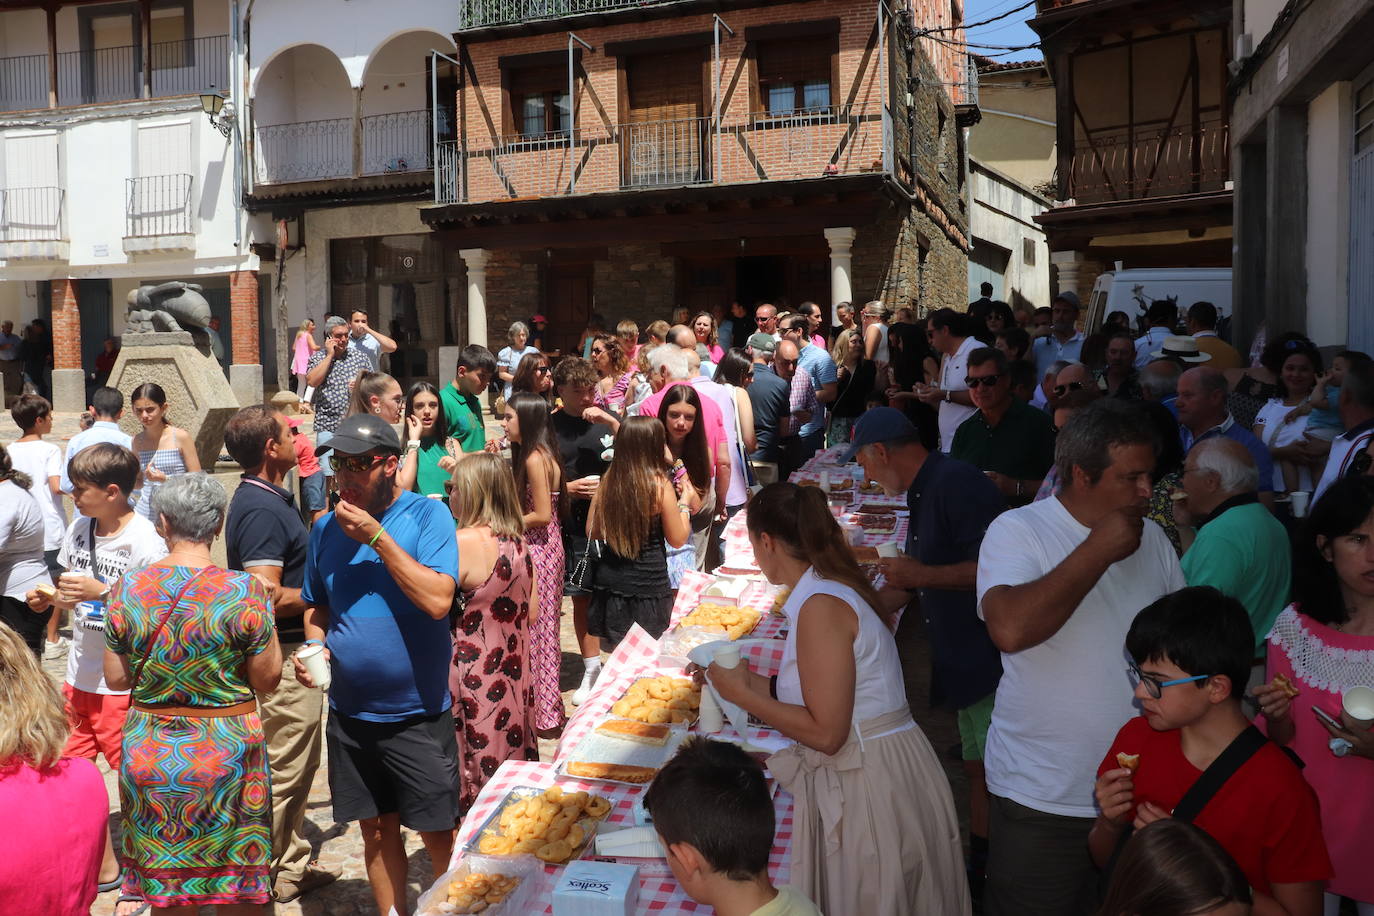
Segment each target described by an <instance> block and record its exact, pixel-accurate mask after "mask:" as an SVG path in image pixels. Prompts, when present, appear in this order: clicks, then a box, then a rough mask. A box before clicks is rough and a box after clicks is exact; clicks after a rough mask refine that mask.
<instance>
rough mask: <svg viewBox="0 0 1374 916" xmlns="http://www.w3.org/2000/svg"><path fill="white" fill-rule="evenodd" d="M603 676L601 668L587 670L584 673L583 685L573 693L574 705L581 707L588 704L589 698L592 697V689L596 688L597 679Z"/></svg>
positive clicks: (598, 666)
mask: <svg viewBox="0 0 1374 916" xmlns="http://www.w3.org/2000/svg"><path fill="white" fill-rule="evenodd" d="M600 676H601V666H600V665H597V666H596V667H595V668H587V669H586V670H585V671H583V672H582V683H581V684H580V685H579V686H578V688H577V689H576V690H574V691H573V695H572V704H573V705H574V706H581V705H582V704H583V703H585V702H587V697H589V696H591V695H592V688H593V687H594V686H596V679H597V678H598V677H600Z"/></svg>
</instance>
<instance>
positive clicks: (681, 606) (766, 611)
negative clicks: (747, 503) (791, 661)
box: [668, 539, 787, 639]
mask: <svg viewBox="0 0 1374 916" xmlns="http://www.w3.org/2000/svg"><path fill="white" fill-rule="evenodd" d="M745 543H746V544H747V543H748V540H747V539H746V540H745ZM726 565H727V566H728V565H729V564H726ZM716 578H717V577H716V576H713V575H711V574H710V573H704V572H698V571H697V570H695V569H689V570H688V571H687V572H685V573H683V574H682V584H681V585H679V586H678V590H677V601H676V602H674V604H673V614H672V618H671V620H670V622H669V624H668V630H669V632H671V631H672V630H673V629H675V628H676V627H677V625H678V623H679V622H680V621H681V620H682V618H683V617H686V616H687V615H688V614H690V613H691V612H692V611H694V610H696V607H697V605H699V604H701V601H702V595H703V594H704V593H705V591H706V589H708V588H710V587H711V585H712V583H714V582H715V581H716ZM779 591H780V589H779V588H778V586H776V585H772V584H770V583H768V582H766V581H764V580H763V579H757V580H752V581H750V582H749V584H748V585H747V586H745V589H744V591H743V592H742V593H741V594H740V596H739V605H740V607H745V608H748V609H749V610H751V611H757V612H759V613H760V614H762V615H763V618H762V619H761V620H759V622H758V624H757V625H755V627H754V629H753V631H752V632H750V633H749V636H748V638H749V639H774V638H777V637H779V636H781V635H782V634H783V633H784V631H785V630H786V628H787V621H786V620H784V619H783V618H782V617H778V616H775V615H774V614H773V613H772V611H773V602H774V600H775V599H776V598H777V595H778V592H779Z"/></svg>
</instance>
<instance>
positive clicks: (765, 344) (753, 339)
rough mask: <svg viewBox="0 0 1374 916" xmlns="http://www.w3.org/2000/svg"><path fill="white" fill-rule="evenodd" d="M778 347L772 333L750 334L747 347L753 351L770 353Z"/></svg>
mask: <svg viewBox="0 0 1374 916" xmlns="http://www.w3.org/2000/svg"><path fill="white" fill-rule="evenodd" d="M777 348H778V342H777V341H776V340H774V339H773V335H772V334H750V335H749V349H751V350H753V351H754V352H755V353H772V352H773V351H774V350H776V349H777Z"/></svg>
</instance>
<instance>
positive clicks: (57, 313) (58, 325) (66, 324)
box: [52, 278, 81, 369]
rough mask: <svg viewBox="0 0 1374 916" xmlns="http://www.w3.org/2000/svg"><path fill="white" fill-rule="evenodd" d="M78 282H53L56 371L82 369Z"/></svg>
mask: <svg viewBox="0 0 1374 916" xmlns="http://www.w3.org/2000/svg"><path fill="white" fill-rule="evenodd" d="M78 305H79V303H78V302H77V298H76V281H75V280H68V279H65V278H59V279H56V280H53V281H52V350H53V352H52V360H53V368H54V369H80V368H81V312H80V310H79V309H78Z"/></svg>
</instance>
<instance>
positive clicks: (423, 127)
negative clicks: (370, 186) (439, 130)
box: [362, 109, 433, 175]
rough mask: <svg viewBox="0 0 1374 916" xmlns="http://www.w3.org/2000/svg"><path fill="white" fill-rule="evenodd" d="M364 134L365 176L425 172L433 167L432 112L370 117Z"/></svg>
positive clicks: (410, 112)
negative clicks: (431, 158)
mask: <svg viewBox="0 0 1374 916" xmlns="http://www.w3.org/2000/svg"><path fill="white" fill-rule="evenodd" d="M362 131H363V168H362V173H363V174H364V175H385V174H388V173H391V172H424V171H428V170H429V169H430V167H431V166H432V164H433V163H431V161H430V157H431V156H432V155H433V137H432V135H431V133H430V114H429V110H428V109H425V110H423V111H397V112H393V113H391V114H381V115H368V116H367V117H365V118H363V119H362Z"/></svg>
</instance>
